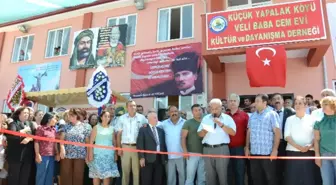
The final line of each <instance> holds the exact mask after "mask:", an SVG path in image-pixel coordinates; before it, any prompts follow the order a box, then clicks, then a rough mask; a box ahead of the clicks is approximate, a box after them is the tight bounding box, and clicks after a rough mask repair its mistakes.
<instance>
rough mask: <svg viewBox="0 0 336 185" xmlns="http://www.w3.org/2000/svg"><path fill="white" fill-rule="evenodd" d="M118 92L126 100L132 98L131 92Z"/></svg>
mask: <svg viewBox="0 0 336 185" xmlns="http://www.w3.org/2000/svg"><path fill="white" fill-rule="evenodd" d="M119 94H120V96H122V97H124V98H125V99H127V101H128V100H131V99H132V97H131V93H129V92H123V93H119ZM117 102H118V100H117Z"/></svg>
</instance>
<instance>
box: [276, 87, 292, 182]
mask: <svg viewBox="0 0 336 185" xmlns="http://www.w3.org/2000/svg"><path fill="white" fill-rule="evenodd" d="M272 102H273V103H274V104H273V105H274V111H275V112H277V113H278V115H279V118H280V122H279V124H280V125H279V126H280V131H281V132H280V144H279V148H278V156H286V146H287V142H286V141H285V139H284V133H285V124H286V120H287V118H288V117H290V116H292V115H294V114H295V111H294V110H293V109H289V108H285V107H284V99H283V97H282V96H281V94H280V93H274V94H273V97H272ZM277 171H278V172H279V173H278V174H279V176H278V178H279V181H280V184H283V182H282V181H283V179H284V173H283V172H284V171H285V161H284V160H277Z"/></svg>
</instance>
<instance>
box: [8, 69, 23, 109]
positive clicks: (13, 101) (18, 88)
mask: <svg viewBox="0 0 336 185" xmlns="http://www.w3.org/2000/svg"><path fill="white" fill-rule="evenodd" d="M25 97H26V94H25V91H24V83H23V80H22V78H21V76H20V75H18V76H17V77H16V79H15V81H14V83H13V84H12V88H11V89H10V90H9V92H8V95H7V102H6V103H7V106H8V108H9V109H11V110H12V111H14V110H15V108H17V107H19V106H20V105H21V103H22V102H23V101H24V99H25Z"/></svg>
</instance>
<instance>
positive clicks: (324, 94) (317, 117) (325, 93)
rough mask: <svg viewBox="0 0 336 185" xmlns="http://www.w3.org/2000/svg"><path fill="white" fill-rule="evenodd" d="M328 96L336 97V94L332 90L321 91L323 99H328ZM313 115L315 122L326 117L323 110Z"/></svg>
mask: <svg viewBox="0 0 336 185" xmlns="http://www.w3.org/2000/svg"><path fill="white" fill-rule="evenodd" d="M327 96H334V97H335V96H336V93H335V91H334V90H332V89H323V90H322V91H321V97H322V98H324V97H327ZM311 115H312V116H313V118H314V119H315V121H321V120H322V118H323V117H324V113H323V110H322V108H320V109H317V110H314V111H313V112H312V113H311Z"/></svg>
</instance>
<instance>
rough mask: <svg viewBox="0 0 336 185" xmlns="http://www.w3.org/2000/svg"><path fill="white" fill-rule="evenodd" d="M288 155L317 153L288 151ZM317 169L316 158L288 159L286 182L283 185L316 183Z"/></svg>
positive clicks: (303, 155) (309, 155)
mask: <svg viewBox="0 0 336 185" xmlns="http://www.w3.org/2000/svg"><path fill="white" fill-rule="evenodd" d="M287 156H299V157H312V156H315V154H314V152H313V151H308V152H305V153H302V152H294V151H287ZM315 169H316V168H315V160H311V159H307V160H302V159H291V160H286V168H285V183H284V184H283V185H315V182H316V181H315ZM318 185H320V184H318Z"/></svg>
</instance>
